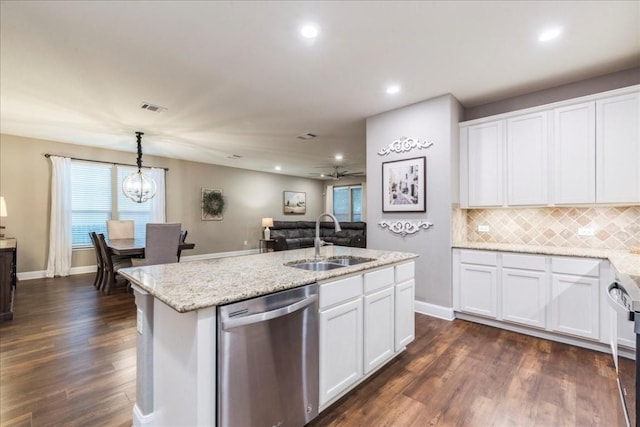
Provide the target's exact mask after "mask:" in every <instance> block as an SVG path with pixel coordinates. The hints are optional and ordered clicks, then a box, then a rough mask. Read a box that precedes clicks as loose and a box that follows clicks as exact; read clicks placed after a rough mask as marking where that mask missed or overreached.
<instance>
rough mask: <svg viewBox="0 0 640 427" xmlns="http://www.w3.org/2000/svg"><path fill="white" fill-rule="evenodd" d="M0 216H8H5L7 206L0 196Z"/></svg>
mask: <svg viewBox="0 0 640 427" xmlns="http://www.w3.org/2000/svg"><path fill="white" fill-rule="evenodd" d="M0 216H8V215H7V204H6V203H5V201H4V197H2V196H0Z"/></svg>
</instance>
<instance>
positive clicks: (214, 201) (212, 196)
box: [202, 188, 225, 221]
mask: <svg viewBox="0 0 640 427" xmlns="http://www.w3.org/2000/svg"><path fill="white" fill-rule="evenodd" d="M224 202H225V200H224V197H223V196H222V190H219V189H214V188H203V189H202V220H203V221H222V212H223V211H224Z"/></svg>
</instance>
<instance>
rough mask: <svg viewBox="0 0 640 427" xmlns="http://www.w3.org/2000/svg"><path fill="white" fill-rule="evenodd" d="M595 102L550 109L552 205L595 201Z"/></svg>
mask: <svg viewBox="0 0 640 427" xmlns="http://www.w3.org/2000/svg"><path fill="white" fill-rule="evenodd" d="M595 130H596V129H595V102H594V101H592V102H585V103H581V104H575V105H569V106H566V107H562V108H556V109H554V110H553V151H552V152H553V203H554V204H556V205H562V204H580V203H594V202H595V201H596V131H595Z"/></svg>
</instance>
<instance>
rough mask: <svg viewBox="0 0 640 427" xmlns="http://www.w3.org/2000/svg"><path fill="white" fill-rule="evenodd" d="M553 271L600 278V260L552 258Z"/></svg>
mask: <svg viewBox="0 0 640 427" xmlns="http://www.w3.org/2000/svg"><path fill="white" fill-rule="evenodd" d="M551 271H552V272H553V273H560V274H574V275H576V276H592V277H599V276H600V260H597V259H584V258H557V257H553V258H551Z"/></svg>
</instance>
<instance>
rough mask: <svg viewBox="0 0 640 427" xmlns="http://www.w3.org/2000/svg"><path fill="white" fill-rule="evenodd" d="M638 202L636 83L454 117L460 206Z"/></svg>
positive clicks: (639, 101)
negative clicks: (488, 113)
mask: <svg viewBox="0 0 640 427" xmlns="http://www.w3.org/2000/svg"><path fill="white" fill-rule="evenodd" d="M593 203H618V204H630V203H640V85H637V86H633V87H629V88H623V89H617V90H615V91H611V92H607V93H603V94H595V95H590V96H586V97H582V98H576V99H573V100H567V101H563V102H559V103H555V104H550V105H547V106H539V107H534V108H531V109H527V110H522V111H513V112H509V113H505V114H501V115H497V116H493V117H486V118H482V119H477V120H474V121H472V122H467V123H461V124H460V206H461V207H463V208H467V207H488V206H532V205H534V206H535V205H541V206H547V205H549V206H556V205H559V206H562V205H581V204H593Z"/></svg>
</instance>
